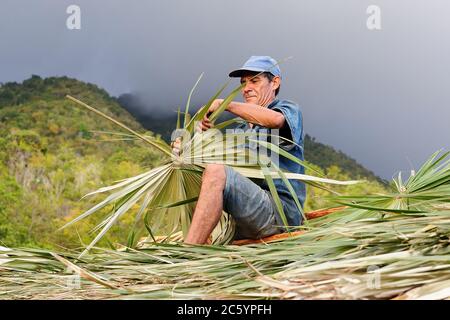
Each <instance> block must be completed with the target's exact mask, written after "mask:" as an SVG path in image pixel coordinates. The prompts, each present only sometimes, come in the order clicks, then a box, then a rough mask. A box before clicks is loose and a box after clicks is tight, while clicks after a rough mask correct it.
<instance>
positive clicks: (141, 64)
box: [0, 0, 450, 179]
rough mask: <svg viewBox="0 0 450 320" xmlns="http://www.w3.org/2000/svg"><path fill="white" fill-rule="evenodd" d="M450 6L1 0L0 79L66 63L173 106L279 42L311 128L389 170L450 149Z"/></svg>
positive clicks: (162, 107)
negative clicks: (73, 24) (74, 17)
mask: <svg viewBox="0 0 450 320" xmlns="http://www.w3.org/2000/svg"><path fill="white" fill-rule="evenodd" d="M70 5H77V6H78V7H79V8H80V12H81V15H80V29H69V28H68V27H67V24H66V22H67V19H68V18H70V16H71V13H67V12H66V10H67V8H68V7H69V6H70ZM371 5H375V6H377V7H378V8H379V9H380V11H379V16H378V17H379V20H378V22H379V26H380V29H375V30H371V29H369V28H368V26H367V20H368V19H369V20H370V21H373V20H371V19H372V18H373V11H370V12H369V13H368V12H367V9H368V7H369V6H371ZM449 12H450V2H449V1H447V0H395V1H393V0H370V1H366V0H333V1H331V0H327V1H325V0H309V1H306V0H292V1H291V0H279V1H273V0H271V1H267V0H239V1H238V0H188V1H186V0H151V1H150V0H148V1H144V0H128V1H121V0H108V1H106V0H102V1H100V0H70V1H66V0H58V1H56V0H28V1H24V0H1V2H0V82H9V81H18V82H20V81H23V80H24V79H27V78H29V77H30V76H31V75H32V74H37V75H40V76H42V77H47V76H63V75H66V76H69V77H73V78H77V79H79V80H82V81H87V82H92V83H95V84H97V85H98V86H100V87H102V88H104V89H106V90H107V91H108V92H109V93H110V94H111V95H114V96H119V95H121V94H123V93H135V94H139V95H140V97H141V98H142V99H143V101H144V105H145V109H144V110H143V112H144V113H145V112H147V113H149V114H155V113H158V114H162V113H168V114H170V113H172V112H173V111H174V110H175V109H176V108H177V107H179V106H184V104H185V102H186V99H187V96H188V93H189V91H190V89H191V87H192V86H193V84H194V83H195V81H196V80H197V78H198V76H199V75H200V73H202V72H204V77H203V79H202V81H201V82H200V84H199V87H198V89H197V91H196V93H195V95H194V97H193V103H194V104H196V105H202V103H205V102H206V101H207V100H208V98H209V97H211V96H212V95H213V94H214V93H215V91H216V90H217V89H218V88H219V87H220V86H222V85H223V84H224V83H225V82H226V81H227V79H228V78H227V75H228V73H229V71H231V70H233V69H235V68H238V67H240V66H241V65H242V64H243V63H244V62H245V60H247V58H248V57H249V56H251V55H270V56H272V57H274V58H275V59H277V60H279V61H283V62H282V63H281V64H280V67H281V70H282V74H283V80H282V84H281V91H280V95H279V97H280V98H283V99H289V100H292V101H295V102H297V103H298V104H299V105H300V107H301V109H302V112H303V116H304V128H305V131H306V133H308V134H310V135H312V136H314V137H316V139H317V140H318V141H320V142H322V143H325V144H329V145H332V146H333V147H334V148H336V149H338V150H342V151H343V152H345V153H347V154H348V155H350V156H351V157H353V158H355V159H356V160H357V161H358V162H360V163H361V164H363V165H364V166H365V167H367V168H368V169H370V170H372V171H374V172H375V173H376V174H377V175H379V176H381V177H383V178H385V179H391V178H392V176H394V175H396V174H397V173H398V171H403V172H406V173H409V171H410V170H411V169H413V168H414V169H418V168H419V167H420V165H421V164H422V163H423V162H424V161H425V160H426V159H427V158H428V157H429V156H430V155H431V154H432V153H433V152H435V151H437V150H439V149H445V150H449V149H450V148H449V147H450V90H449V88H450V41H449V38H448V36H449V34H450V19H449V18H448V13H449ZM288 57H292V58H290V59H288V60H286V61H285V59H286V58H288ZM233 84H236V85H237V84H238V80H235V82H233Z"/></svg>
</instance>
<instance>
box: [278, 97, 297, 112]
mask: <svg viewBox="0 0 450 320" xmlns="http://www.w3.org/2000/svg"><path fill="white" fill-rule="evenodd" d="M281 106H284V107H290V108H294V109H298V110H299V111H301V108H300V105H299V104H298V103H296V102H294V101H292V100H288V99H278V100H277V102H276V104H275V105H274V106H273V107H274V108H276V107H281Z"/></svg>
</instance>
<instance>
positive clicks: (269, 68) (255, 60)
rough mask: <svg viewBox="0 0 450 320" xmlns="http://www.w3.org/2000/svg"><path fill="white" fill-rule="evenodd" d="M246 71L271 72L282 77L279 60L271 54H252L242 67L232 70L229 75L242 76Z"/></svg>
mask: <svg viewBox="0 0 450 320" xmlns="http://www.w3.org/2000/svg"><path fill="white" fill-rule="evenodd" d="M246 71H254V72H270V73H271V74H273V75H274V76H276V77H280V78H281V70H280V67H279V66H278V62H277V61H276V60H275V59H273V58H271V57H269V56H251V57H250V58H249V59H248V60H247V61H246V62H245V63H244V65H243V66H242V68H240V69H237V70H234V71H231V72H230V74H229V76H230V77H232V78H239V77H241V76H242V75H243V74H244V73H245V72H246Z"/></svg>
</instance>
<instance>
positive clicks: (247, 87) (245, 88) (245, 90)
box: [243, 82, 253, 93]
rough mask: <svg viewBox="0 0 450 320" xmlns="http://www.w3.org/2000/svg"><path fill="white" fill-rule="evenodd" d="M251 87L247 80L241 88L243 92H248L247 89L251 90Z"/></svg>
mask: <svg viewBox="0 0 450 320" xmlns="http://www.w3.org/2000/svg"><path fill="white" fill-rule="evenodd" d="M252 89H253V88H252V87H251V85H250V84H249V83H248V82H247V83H246V84H245V86H244V88H243V90H244V93H248V92H249V91H251V90H252Z"/></svg>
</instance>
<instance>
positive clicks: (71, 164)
mask: <svg viewBox="0 0 450 320" xmlns="http://www.w3.org/2000/svg"><path fill="white" fill-rule="evenodd" d="M66 94H74V95H77V96H79V97H82V98H83V99H84V100H85V101H89V102H94V101H95V105H96V106H97V107H98V108H99V109H100V110H104V111H105V112H108V113H109V114H112V115H114V116H115V117H117V118H120V119H121V120H122V121H123V122H124V123H126V124H127V125H128V126H130V127H131V128H134V129H135V130H139V131H141V132H144V130H143V129H142V128H141V126H140V125H139V124H138V123H136V122H135V121H134V119H133V118H132V117H131V116H130V115H129V114H128V113H127V112H126V111H125V110H124V109H123V108H121V107H120V106H119V105H118V104H117V103H116V102H115V100H114V99H112V98H110V97H109V95H108V94H107V93H106V92H105V91H104V90H101V89H99V88H97V87H96V86H95V85H92V84H84V83H82V82H79V81H77V80H74V79H69V78H66V77H63V78H48V79H41V78H39V77H37V76H33V77H32V78H31V79H28V80H25V81H24V82H23V84H16V83H7V84H4V85H2V86H1V87H0V137H1V138H0V244H3V245H7V246H25V245H26V246H39V247H48V248H55V247H58V246H63V247H67V248H74V247H78V246H80V245H81V244H82V243H86V242H89V241H90V239H91V236H90V235H89V232H88V231H89V230H90V229H91V228H92V227H93V226H95V225H96V223H97V222H98V221H96V220H95V219H90V220H87V221H85V222H84V223H82V224H79V225H77V226H76V228H70V229H67V230H65V231H64V232H56V230H57V229H58V228H59V227H61V226H62V225H63V224H64V223H66V222H67V221H69V220H71V219H72V218H73V217H74V216H77V215H78V214H79V213H81V212H83V211H85V210H86V209H87V208H88V207H89V206H91V205H92V204H93V203H94V201H95V199H86V200H83V201H80V198H81V197H82V196H84V195H85V194H86V193H88V192H90V191H92V190H93V189H95V188H98V187H99V186H102V185H106V184H109V183H111V182H112V181H115V180H118V179H123V178H125V177H127V176H129V175H130V174H135V173H137V172H140V171H142V170H144V168H151V167H153V166H154V165H156V164H158V163H159V162H160V161H162V157H161V155H160V154H158V153H156V152H152V151H151V150H150V151H149V150H143V148H142V147H141V145H138V144H135V143H134V142H123V141H114V143H111V142H103V141H102V140H104V139H105V135H102V134H94V133H92V132H91V130H95V129H98V128H101V129H102V130H105V131H108V130H113V129H114V130H116V128H115V127H114V126H113V125H112V124H110V123H109V122H108V121H106V120H105V121H103V120H102V119H101V118H97V117H94V116H93V115H92V114H90V113H89V112H88V111H85V110H83V109H81V108H78V107H76V106H74V105H73V104H72V103H70V102H69V101H67V100H66V99H65V98H64V97H65V95H66ZM147 134H149V135H151V133H149V132H147ZM107 138H108V139H109V138H110V136H107ZM131 223H132V221H124V222H123V224H124V225H118V226H117V227H116V228H114V229H113V230H112V233H111V236H110V238H109V240H110V241H111V242H116V241H117V240H118V239H126V236H127V230H128V227H129V224H131ZM107 242H108V239H106V240H105V241H104V242H103V244H105V245H106V244H107Z"/></svg>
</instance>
